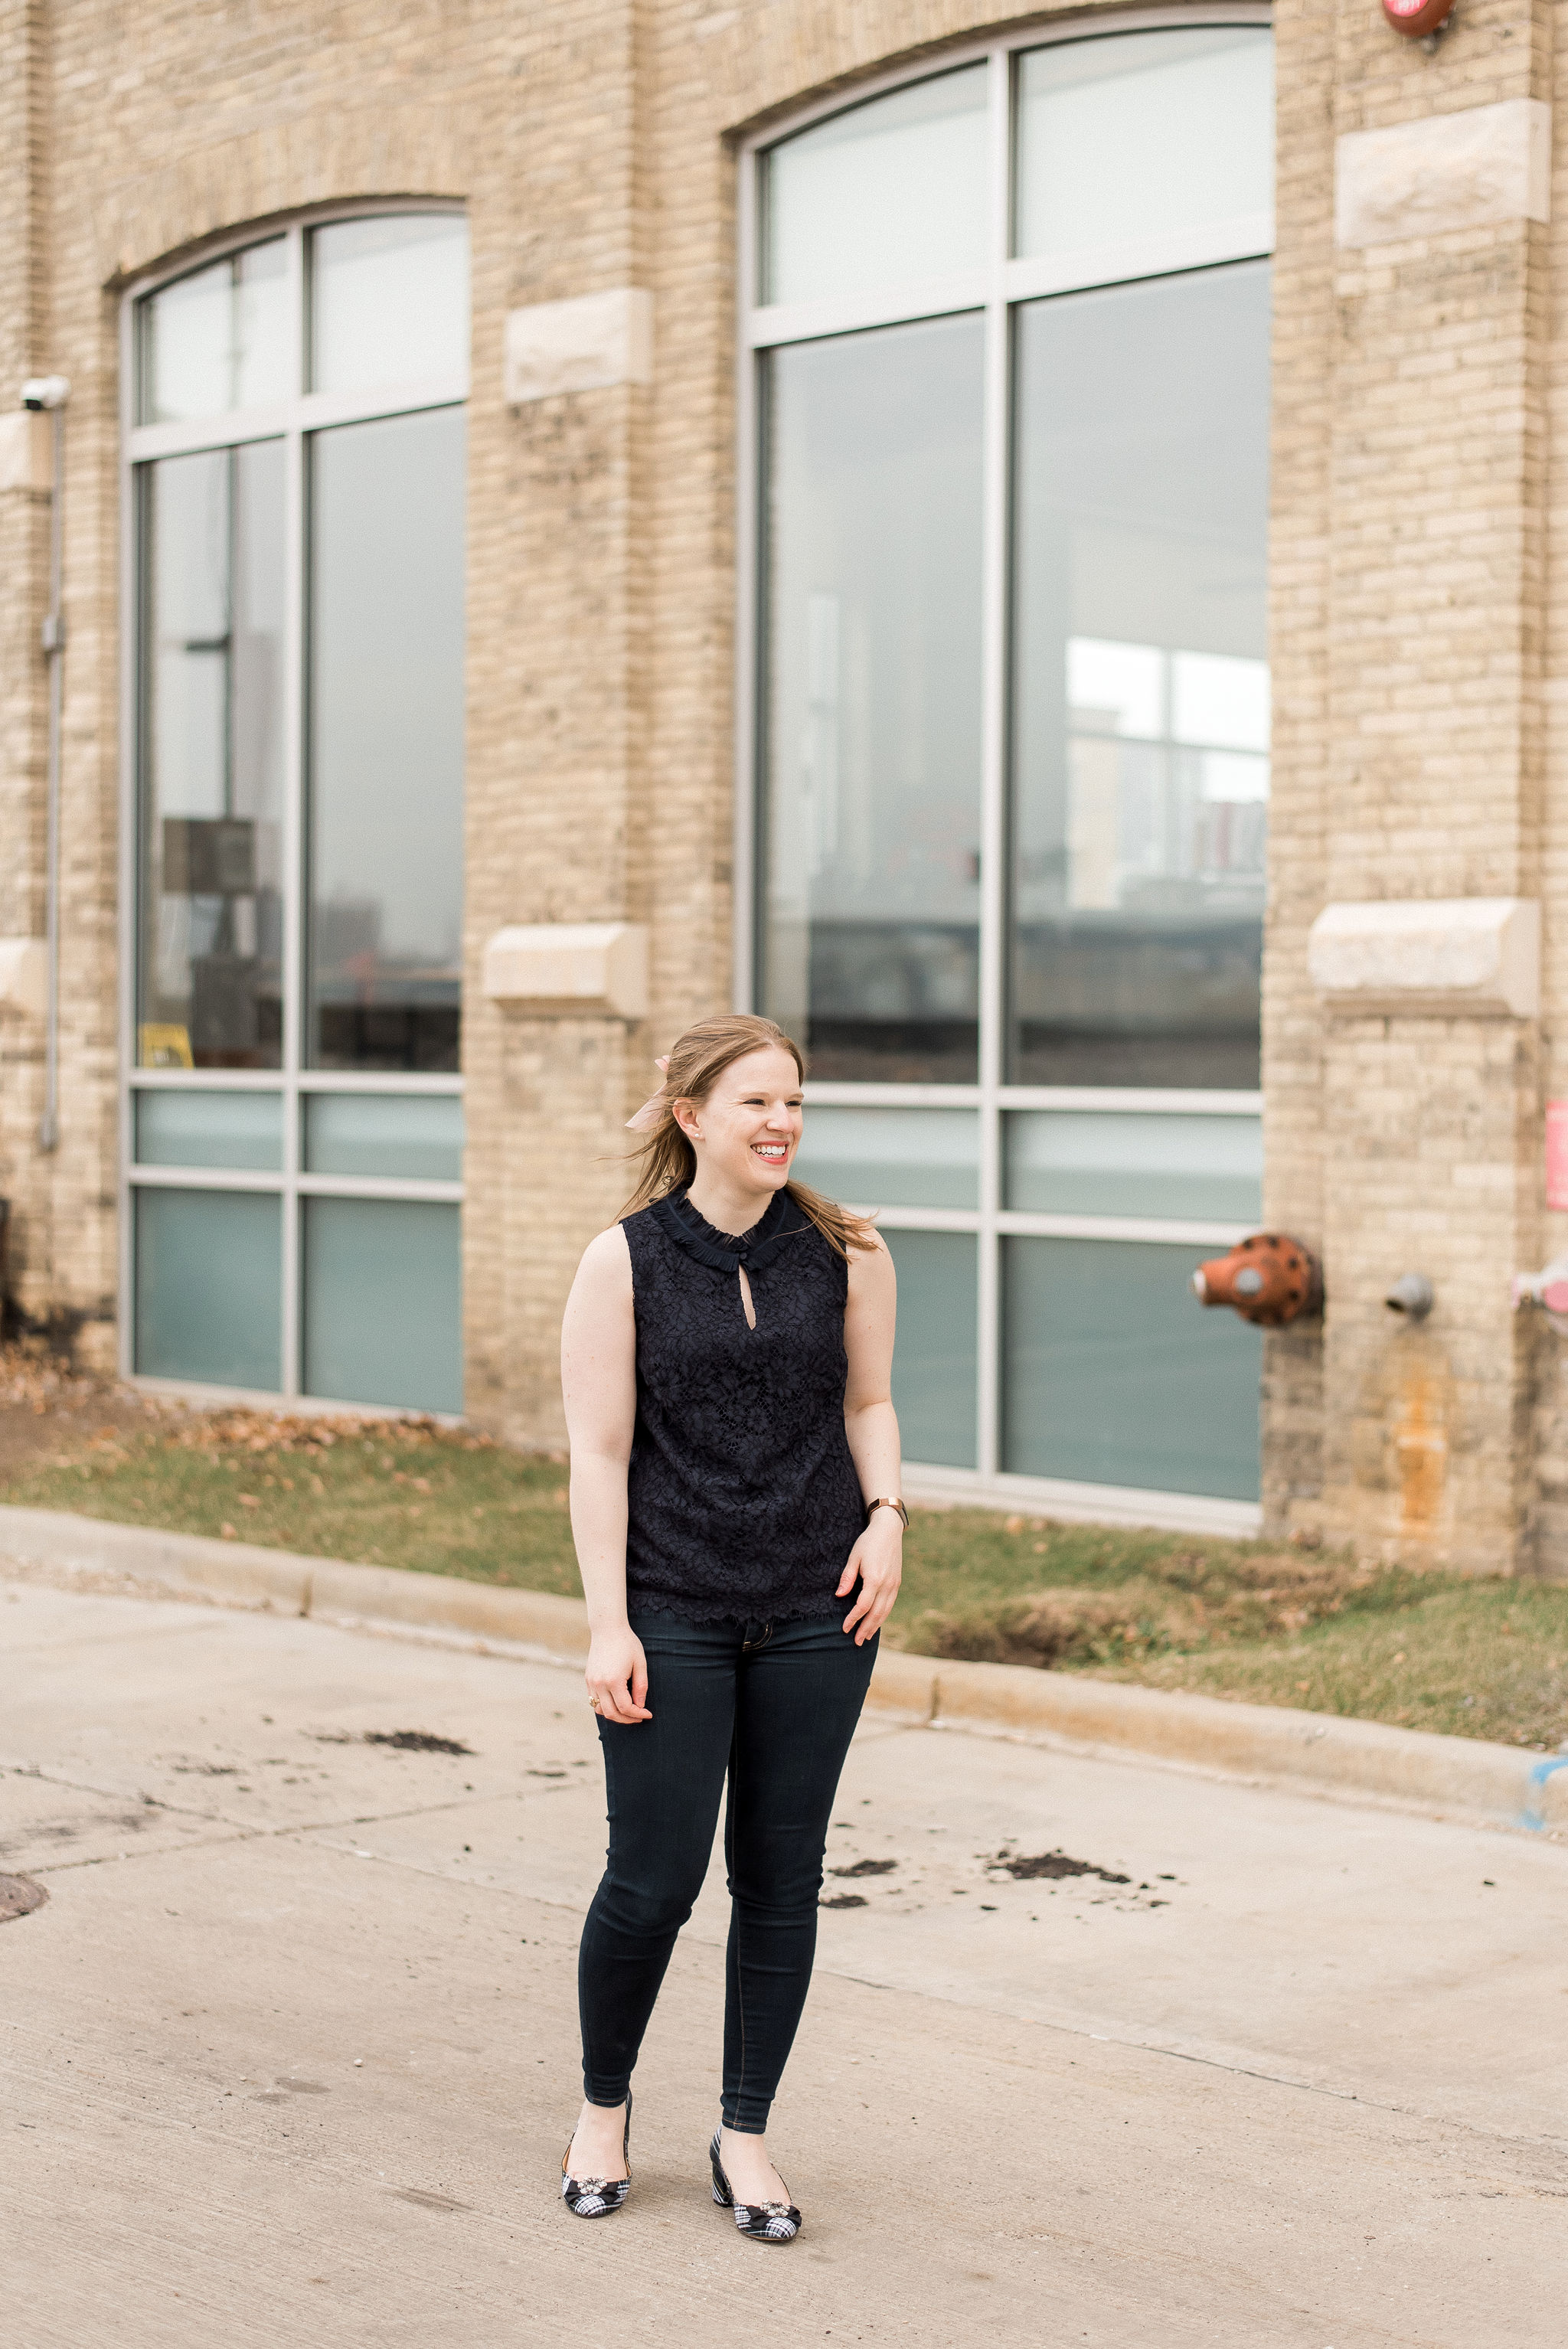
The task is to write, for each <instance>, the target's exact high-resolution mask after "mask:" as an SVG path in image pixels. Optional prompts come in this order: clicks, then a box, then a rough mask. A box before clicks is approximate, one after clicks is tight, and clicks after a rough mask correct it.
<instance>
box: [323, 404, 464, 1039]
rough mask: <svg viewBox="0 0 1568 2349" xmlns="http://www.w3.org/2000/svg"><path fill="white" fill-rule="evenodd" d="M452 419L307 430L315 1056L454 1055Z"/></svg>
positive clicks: (457, 784) (456, 537)
mask: <svg viewBox="0 0 1568 2349" xmlns="http://www.w3.org/2000/svg"><path fill="white" fill-rule="evenodd" d="M464 431H465V419H464V414H463V410H462V409H460V408H433V409H425V410H423V411H421V412H420V413H418V414H417V415H413V416H394V417H387V418H382V419H377V420H376V421H375V422H373V423H367V424H352V425H347V426H345V427H343V428H341V429H338V430H336V431H332V432H318V433H317V434H316V435H315V439H314V440H313V441H312V442H311V492H312V501H311V524H312V527H311V586H312V603H311V623H312V625H311V694H310V754H311V757H310V806H309V838H310V905H309V915H308V919H309V944H310V1003H309V1009H308V1049H309V1052H310V1058H311V1061H312V1064H313V1065H314V1066H315V1067H317V1068H329V1069H346V1068H364V1069H444V1070H445V1069H455V1068H456V1067H457V1065H458V1021H459V1003H460V999H461V991H462V988H461V980H462V971H461V945H462V906H463V500H464V484H465V480H466V460H465V454H464V450H465V440H464Z"/></svg>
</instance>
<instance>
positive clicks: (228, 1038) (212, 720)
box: [138, 440, 284, 1069]
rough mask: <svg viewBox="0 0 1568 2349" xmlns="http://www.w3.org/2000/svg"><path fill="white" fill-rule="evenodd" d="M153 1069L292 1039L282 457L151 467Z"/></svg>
mask: <svg viewBox="0 0 1568 2349" xmlns="http://www.w3.org/2000/svg"><path fill="white" fill-rule="evenodd" d="M140 492H141V497H140V503H141V533H142V534H141V556H142V663H141V710H140V720H141V723H140V736H141V761H140V765H141V778H142V827H141V940H140V957H139V960H140V970H139V1013H138V1046H139V1050H138V1060H139V1064H140V1065H141V1066H142V1067H143V1068H199V1069H202V1068H209V1069H211V1068H232V1069H244V1068H276V1067H277V1066H278V1062H279V1057H280V1051H281V1041H282V1014H281V981H282V956H283V894H282V892H283V872H282V854H281V842H280V823H281V812H282V804H283V754H284V724H283V632H284V453H283V443H282V441H279V440H260V441H253V442H250V443H249V444H247V445H246V446H244V447H242V448H239V449H220V450H210V451H202V452H201V453H200V454H198V455H194V456H190V457H170V458H166V459H165V460H163V461H162V462H161V463H160V464H158V465H153V466H150V467H148V468H147V469H146V470H145V471H144V472H143V474H142V477H141V482H140Z"/></svg>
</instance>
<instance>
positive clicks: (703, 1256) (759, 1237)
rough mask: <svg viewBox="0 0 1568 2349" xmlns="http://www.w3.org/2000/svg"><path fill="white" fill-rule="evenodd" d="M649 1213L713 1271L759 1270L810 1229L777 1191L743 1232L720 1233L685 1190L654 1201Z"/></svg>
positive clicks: (798, 1213)
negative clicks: (791, 1241) (693, 1204)
mask: <svg viewBox="0 0 1568 2349" xmlns="http://www.w3.org/2000/svg"><path fill="white" fill-rule="evenodd" d="M650 1213H651V1214H653V1215H654V1216H656V1218H657V1219H658V1222H659V1224H660V1226H662V1228H663V1229H664V1230H665V1231H666V1232H667V1233H668V1234H669V1236H670V1237H671V1238H672V1239H673V1240H675V1241H676V1243H677V1244H678V1245H679V1246H680V1247H683V1248H685V1249H686V1253H687V1255H688V1256H694V1257H696V1260H697V1262H698V1263H699V1264H706V1265H708V1266H710V1267H711V1268H713V1270H714V1271H716V1272H738V1271H739V1270H740V1268H741V1266H742V1265H745V1266H746V1267H747V1268H748V1269H749V1270H760V1269H761V1268H762V1267H763V1266H764V1265H766V1264H769V1263H770V1262H771V1260H772V1259H773V1257H775V1256H777V1255H778V1254H779V1251H780V1249H781V1248H783V1247H785V1246H786V1245H787V1243H788V1242H789V1241H790V1240H793V1239H799V1237H800V1235H801V1234H802V1232H808V1231H810V1230H811V1228H812V1226H811V1224H810V1220H809V1218H808V1217H807V1216H803V1215H802V1214H801V1212H800V1210H799V1207H798V1206H796V1204H795V1202H794V1201H793V1199H791V1198H790V1196H789V1192H788V1191H776V1192H775V1193H774V1195H773V1196H772V1198H771V1199H769V1202H768V1206H767V1207H766V1209H765V1210H764V1212H763V1213H762V1215H761V1216H758V1220H757V1221H756V1223H754V1224H753V1225H752V1226H751V1228H750V1229H749V1231H744V1232H721V1231H719V1230H718V1229H717V1226H715V1225H713V1224H710V1223H709V1222H708V1220H707V1216H703V1215H699V1214H698V1212H697V1210H696V1207H694V1206H692V1204H691V1201H690V1200H689V1199H688V1198H687V1196H686V1193H685V1192H684V1191H670V1192H667V1193H666V1194H665V1197H664V1198H662V1199H655V1201H654V1204H653V1206H652V1208H651V1210H650Z"/></svg>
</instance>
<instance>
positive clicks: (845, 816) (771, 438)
mask: <svg viewBox="0 0 1568 2349" xmlns="http://www.w3.org/2000/svg"><path fill="white" fill-rule="evenodd" d="M984 348H985V341H984V331H983V326H982V321H981V320H980V319H979V318H978V317H975V316H962V317H957V318H943V319H937V320H932V321H923V322H922V323H920V324H919V325H916V326H890V327H886V328H884V329H882V331H881V332H879V333H876V334H868V335H843V336H833V337H830V338H829V339H827V340H824V341H821V342H810V343H800V344H797V345H795V346H793V347H789V348H788V349H784V350H779V351H775V352H774V353H772V354H771V356H770V358H769V366H768V372H767V378H766V381H767V417H768V427H767V429H768V464H769V476H768V500H767V508H766V514H765V529H766V557H765V562H766V576H767V602H766V612H767V643H766V651H765V658H766V664H767V667H766V676H765V690H766V695H767V712H766V720H765V738H764V740H765V757H766V774H765V778H764V782H765V792H766V806H765V812H764V826H765V830H764V837H765V840H766V844H767V859H768V864H767V875H766V883H765V897H764V905H763V912H764V930H765V935H764V943H763V952H762V957H761V960H762V968H761V971H760V974H759V977H760V982H761V991H762V995H763V1000H764V1006H765V1008H766V1009H767V1010H768V1011H769V1013H770V1014H771V1016H772V1017H773V1018H774V1019H777V1020H779V1022H780V1023H781V1024H782V1025H783V1026H784V1027H785V1028H786V1029H787V1030H789V1033H790V1034H791V1035H793V1036H796V1037H798V1038H799V1040H800V1042H801V1043H802V1044H804V1045H806V1046H807V1048H808V1049H809V1050H810V1056H811V1067H812V1071H813V1073H814V1074H815V1075H816V1076H818V1077H824V1078H835V1077H841V1078H873V1079H875V1078H884V1079H889V1080H892V1081H899V1080H903V1081H914V1082H933V1081H938V1082H939V1081H950V1082H959V1083H962V1082H965V1081H969V1082H973V1081H974V1079H975V1073H976V1049H977V1048H976V1038H977V1035H978V1004H979V968H980V949H979V937H980V740H981V713H980V607H981V593H980V587H981V579H980V524H981V493H980V481H981V467H980V444H981V414H982V401H981V380H982V374H983V366H984Z"/></svg>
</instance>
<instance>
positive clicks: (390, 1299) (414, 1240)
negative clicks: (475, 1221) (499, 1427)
mask: <svg viewBox="0 0 1568 2349" xmlns="http://www.w3.org/2000/svg"><path fill="white" fill-rule="evenodd" d="M301 1212H302V1215H303V1216H304V1388H305V1392H306V1393H307V1394H313V1395H326V1396H330V1397H331V1398H332V1399H333V1400H334V1401H335V1402H377V1403H390V1404H394V1405H400V1406H401V1407H402V1408H403V1409H404V1410H407V1411H439V1412H460V1411H461V1409H462V1407H463V1350H462V1268H461V1261H460V1256H461V1242H460V1236H459V1210H458V1209H457V1208H456V1207H445V1206H431V1205H429V1204H428V1203H426V1202H424V1201H415V1200H407V1199H305V1200H304V1201H302V1203H301Z"/></svg>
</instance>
